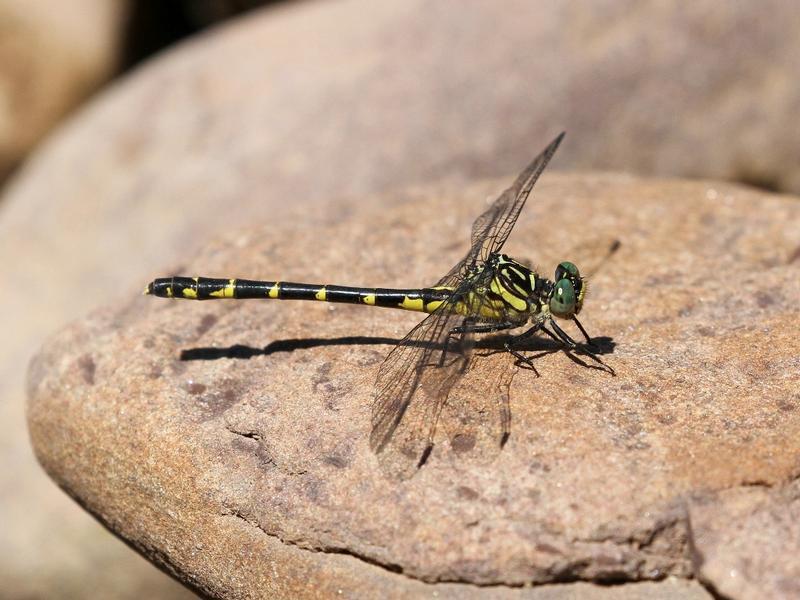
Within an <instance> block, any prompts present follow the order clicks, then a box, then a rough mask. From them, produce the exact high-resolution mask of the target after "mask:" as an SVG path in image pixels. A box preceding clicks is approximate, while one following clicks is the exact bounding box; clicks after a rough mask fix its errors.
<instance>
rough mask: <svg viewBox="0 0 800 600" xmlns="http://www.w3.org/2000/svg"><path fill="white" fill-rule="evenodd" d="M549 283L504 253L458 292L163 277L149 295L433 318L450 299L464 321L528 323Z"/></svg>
mask: <svg viewBox="0 0 800 600" xmlns="http://www.w3.org/2000/svg"><path fill="white" fill-rule="evenodd" d="M548 283H549V282H547V281H546V280H544V279H541V278H539V277H538V275H537V274H536V273H535V272H534V271H532V270H530V269H528V268H527V267H525V266H524V265H522V264H520V263H518V262H517V261H515V260H513V259H511V258H509V257H508V256H506V255H504V254H498V255H492V256H490V257H489V260H487V261H486V262H485V263H483V264H482V265H481V266H480V267H478V268H477V269H476V270H475V271H474V272H471V273H468V274H467V275H466V277H465V278H464V281H463V283H462V284H461V285H459V287H458V289H454V288H452V287H447V286H437V287H429V288H412V289H391V288H366V287H349V286H342V285H327V284H326V285H316V284H309V283H293V282H289V281H257V280H252V279H212V278H209V277H162V278H159V279H156V280H154V281H153V282H152V283H150V284H149V285H148V286H147V289H146V290H145V293H146V294H152V295H154V296H160V297H162V298H183V299H188V300H213V299H223V298H237V299H243V298H258V299H262V300H269V299H271V300H316V301H319V302H340V303H346V304H365V305H367V306H383V307H387V308H399V309H402V310H411V311H415V312H424V313H431V312H433V311H435V310H436V309H437V308H439V307H440V306H441V305H442V303H444V302H446V301H448V300H450V301H451V302H450V307H451V308H450V310H451V311H452V312H455V313H459V314H463V315H464V316H473V317H476V318H478V319H483V320H488V321H495V320H497V321H500V320H502V321H508V320H509V319H512V320H520V321H524V320H525V319H526V318H527V317H528V316H530V315H532V314H535V313H538V312H539V311H540V310H541V306H542V299H543V296H542V293H545V295H546V292H547V289H546V288H548V286H547V284H548ZM550 286H552V284H550ZM454 295H455V297H454Z"/></svg>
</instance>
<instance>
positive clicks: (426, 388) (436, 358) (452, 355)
mask: <svg viewBox="0 0 800 600" xmlns="http://www.w3.org/2000/svg"><path fill="white" fill-rule="evenodd" d="M451 304H452V303H450V302H446V303H445V304H443V305H442V306H441V307H439V309H438V310H437V311H436V312H434V313H432V314H430V315H428V317H426V318H425V319H424V320H423V321H422V322H421V323H420V324H419V325H417V326H416V327H414V329H412V330H411V332H409V334H408V335H407V336H406V337H405V338H403V340H402V341H400V343H398V344H397V346H395V347H394V349H392V351H391V352H390V353H389V355H388V356H387V357H386V359H385V360H384V362H383V364H382V365H381V368H380V371H378V379H377V381H376V383H375V401H374V404H373V408H372V433H371V434H370V446H371V447H372V449H373V451H374V452H376V453H380V452H381V451H382V450H383V449H384V448H385V447H386V445H387V444H388V443H389V442H390V440H391V439H392V436H393V435H394V433H395V431H396V430H397V428H398V426H399V425H400V422H401V421H402V420H403V417H404V416H405V415H406V413H407V412H408V410H409V407H410V405H411V403H412V400H413V401H414V403H415V404H416V405H417V408H418V409H421V410H416V409H415V411H414V412H415V413H416V415H417V418H415V419H414V421H418V423H416V426H414V425H411V424H410V423H406V424H404V429H405V430H406V431H407V432H408V435H407V436H406V439H405V441H406V442H407V443H406V445H405V447H403V448H402V449H401V451H402V452H403V453H404V454H407V455H409V456H408V457H409V458H412V455H414V454H416V456H415V457H414V458H417V459H418V458H420V454H421V453H422V452H423V451H424V449H425V448H424V446H425V444H427V443H428V438H429V437H430V436H431V435H432V432H433V430H434V429H435V427H436V420H437V419H438V414H439V412H440V411H441V407H442V406H443V404H444V402H445V401H446V400H447V393H448V392H449V390H450V388H451V387H452V385H453V384H454V383H455V382H456V381H457V380H458V378H459V377H460V376H461V375H462V374H463V372H464V371H465V370H466V367H467V366H468V363H469V354H470V350H471V342H472V340H471V336H469V335H463V336H461V335H453V336H451V335H450V332H451V330H452V329H453V328H454V327H457V326H459V325H461V323H462V322H463V321H464V317H463V316H461V315H458V314H455V313H453V312H452V310H451V309H452V306H451ZM415 396H416V397H415Z"/></svg>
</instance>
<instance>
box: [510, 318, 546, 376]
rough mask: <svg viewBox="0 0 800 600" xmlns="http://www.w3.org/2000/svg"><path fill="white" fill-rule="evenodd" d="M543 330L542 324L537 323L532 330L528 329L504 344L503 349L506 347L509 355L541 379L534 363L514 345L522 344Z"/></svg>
mask: <svg viewBox="0 0 800 600" xmlns="http://www.w3.org/2000/svg"><path fill="white" fill-rule="evenodd" d="M541 328H542V324H541V323H537V324H536V325H534V326H533V327H531V328H530V329H526V330H525V331H523V332H522V333H520V334H519V335H515V336H513V337H512V338H511V339H509V340H508V341H507V342H506V343H505V344H503V347H505V349H506V351H507V352H508V353H510V354H511V356H513V357H514V358H516V359H517V364H524V365H525V366H526V367H528V368H529V369H530V370H531V371H533V372H534V373H535V374H536V376H537V377H539V371H537V370H536V367H535V366H533V361H532V360H531V359H530V358H529V357H527V356H525V355H524V354H522V352H520V351H519V350H517V349H516V348H514V345H515V344H516V343H517V342H520V341H522V340H524V339H526V338H529V337H531V336H532V335H533V334H534V333H536V332H537V331H539V330H540V329H541Z"/></svg>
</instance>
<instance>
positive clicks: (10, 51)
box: [0, 0, 128, 182]
mask: <svg viewBox="0 0 800 600" xmlns="http://www.w3.org/2000/svg"><path fill="white" fill-rule="evenodd" d="M127 5H128V3H127V2H121V1H118V0H79V1H78V2H70V3H64V2H55V1H53V0H0V24H1V25H0V26H1V27H2V40H0V42H1V43H0V182H2V180H3V178H4V177H5V175H6V174H7V173H8V172H9V171H10V170H11V169H12V167H14V166H15V165H16V164H17V163H18V162H19V161H20V160H21V159H22V158H23V157H24V156H25V154H27V152H28V151H29V150H30V149H31V148H32V147H33V145H34V144H35V143H36V142H38V141H39V140H40V139H41V138H42V137H43V136H44V135H45V134H46V133H47V132H48V131H49V130H50V129H51V128H52V127H53V126H54V125H55V123H57V122H58V121H59V120H60V119H61V118H62V117H63V116H64V115H65V114H66V113H67V112H68V111H69V110H70V109H72V108H74V107H75V106H76V105H77V104H78V103H79V102H80V101H82V100H83V99H85V98H86V96H88V95H89V93H90V92H92V91H94V90H95V89H96V88H97V87H99V86H100V84H102V83H104V82H105V81H106V80H107V79H108V78H110V77H111V75H112V74H113V71H114V69H115V68H116V66H117V62H118V60H119V51H120V43H121V39H120V38H121V36H122V29H123V25H124V19H125V17H126V15H127V10H128V6H127Z"/></svg>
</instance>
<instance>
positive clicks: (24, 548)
mask: <svg viewBox="0 0 800 600" xmlns="http://www.w3.org/2000/svg"><path fill="white" fill-rule="evenodd" d="M24 4H25V5H26V6H29V5H30V3H27V2H25V3H24ZM370 6H371V12H370V14H369V18H368V19H366V18H365V14H364V10H363V5H362V4H361V3H358V2H333V1H328V2H302V3H296V4H292V5H288V6H286V7H284V6H278V7H275V8H273V9H270V10H268V11H264V12H263V13H260V14H257V15H254V16H253V17H252V18H247V19H242V20H239V21H238V22H236V23H233V24H232V25H231V26H228V27H225V28H221V29H219V30H217V31H215V32H209V34H208V35H204V36H202V37H200V38H198V39H196V40H194V41H193V42H190V43H188V44H186V45H184V46H183V47H182V48H179V49H177V50H176V51H174V52H171V53H169V54H167V55H165V56H163V57H162V58H160V59H157V60H155V61H152V62H151V63H150V64H149V65H146V66H144V67H143V68H141V69H140V70H138V71H137V72H135V73H133V74H132V75H131V76H129V77H127V78H125V79H123V80H121V81H120V82H119V84H118V85H117V86H116V87H115V88H114V89H112V90H110V91H109V92H107V93H106V94H104V95H102V96H101V97H99V98H97V99H96V100H95V101H94V102H93V104H92V106H89V107H87V108H86V110H84V111H81V112H80V113H79V114H77V115H76V116H75V118H74V119H72V120H71V121H70V122H69V124H68V125H66V126H65V127H63V128H62V129H60V130H59V131H58V132H56V133H55V134H54V135H53V136H52V137H51V139H50V140H49V141H48V142H46V143H45V144H44V145H42V146H41V149H40V150H39V151H38V152H36V153H35V155H34V156H32V157H31V159H30V160H29V162H28V163H27V164H26V165H25V166H24V167H23V169H22V170H21V172H20V173H19V175H18V176H17V177H16V178H15V179H14V181H13V182H12V183H11V184H10V185H9V186H8V188H7V191H6V192H5V193H4V196H3V199H2V201H0V204H2V209H0V273H1V275H2V280H3V281H11V282H14V283H13V286H14V287H13V290H14V293H7V294H4V295H3V296H2V299H0V326H2V328H3V331H4V339H5V343H4V344H3V346H2V349H0V397H2V398H3V400H4V402H0V427H1V428H2V429H0V467H2V468H0V473H2V475H0V494H2V503H3V507H2V510H3V514H4V515H8V516H9V518H8V522H9V523H11V526H9V527H4V528H0V547H4V548H13V551H11V552H7V553H6V554H5V555H4V556H3V557H2V559H0V580H2V581H5V582H8V581H11V580H12V579H13V581H15V582H17V583H19V585H20V586H22V588H21V589H22V590H23V592H21V593H20V595H21V596H26V597H28V596H37V595H38V596H48V597H52V595H51V594H52V593H53V590H58V591H59V592H62V593H64V595H65V596H69V595H70V593H71V590H72V589H73V588H71V587H70V586H69V585H68V583H71V582H74V583H75V586H76V588H77V589H85V586H86V585H87V582H89V583H90V585H91V586H92V589H93V590H94V591H95V592H97V593H98V594H100V595H104V596H105V597H108V594H107V593H105V592H106V590H109V589H112V588H114V586H116V587H117V593H118V594H120V597H134V598H138V597H145V596H147V597H151V596H152V588H150V587H148V586H147V585H146V582H147V581H148V578H147V576H146V575H145V571H143V570H142V565H143V564H144V563H143V562H142V561H139V560H138V559H137V558H136V557H134V560H133V561H131V562H130V563H126V562H125V561H124V558H123V556H124V555H125V553H126V552H127V550H126V549H125V548H124V546H122V545H121V544H120V543H119V542H117V541H116V540H114V539H113V538H111V536H108V535H106V534H105V533H104V532H102V530H100V528H98V527H96V526H94V525H93V524H92V523H91V521H90V519H88V518H86V517H85V515H84V514H83V513H82V512H81V511H80V510H79V509H78V508H77V507H75V506H74V505H72V503H70V502H68V501H66V500H65V499H64V498H63V497H62V494H61V493H60V492H59V491H58V490H57V489H55V486H53V485H52V484H51V483H50V482H49V481H47V480H46V479H45V478H44V477H42V476H41V473H40V472H39V470H38V468H37V467H36V465H35V463H34V460H33V457H32V455H31V452H30V449H29V447H28V439H27V435H26V432H25V429H24V425H23V423H24V416H23V398H24V385H23V372H24V365H25V363H26V362H27V360H28V357H29V356H30V354H31V353H32V352H33V351H34V349H35V348H36V347H38V345H40V344H41V342H42V340H43V339H44V336H45V335H46V334H47V333H49V332H51V331H53V330H55V329H56V328H58V327H61V326H62V325H63V324H64V323H65V322H67V321H68V320H70V319H73V318H75V317H77V316H78V315H80V314H83V313H85V312H86V311H87V310H88V309H89V307H91V306H92V305H96V304H98V303H103V302H105V301H106V300H107V299H110V298H112V297H116V296H117V295H118V294H119V293H120V290H123V289H127V287H128V286H129V285H131V282H132V281H140V280H144V279H145V278H146V277H148V276H150V275H154V274H157V268H159V267H161V266H162V265H163V264H164V263H165V262H170V261H172V263H171V264H175V265H177V264H178V257H184V256H186V255H187V254H191V253H192V252H193V250H194V249H195V248H197V247H198V246H200V245H202V244H204V243H205V242H204V241H205V240H206V239H208V236H209V235H211V234H212V233H213V232H215V231H224V230H228V229H232V228H234V227H236V226H237V225H240V224H242V223H244V222H250V221H252V222H263V221H264V220H265V219H275V220H278V221H280V222H281V223H284V222H286V219H287V218H288V216H289V215H288V212H289V209H290V208H291V207H294V206H297V205H302V206H304V207H305V209H304V211H303V212H304V214H303V215H302V217H300V219H301V221H303V222H306V220H307V219H309V214H311V215H316V212H317V209H318V207H319V206H320V205H322V204H324V203H325V202H327V201H328V200H329V199H331V198H335V197H339V196H342V195H365V194H372V193H373V192H375V191H376V190H387V189H390V188H393V187H396V186H405V185H409V184H414V183H425V182H428V181H429V180H430V179H433V178H439V177H441V178H444V179H448V180H450V181H453V182H458V181H462V180H465V179H468V178H471V177H474V176H475V175H486V174H493V175H494V174H496V175H507V174H509V173H511V172H512V171H513V170H515V169H517V168H518V167H519V166H521V165H522V164H524V163H525V161H527V160H528V159H529V158H530V155H531V152H532V149H535V148H537V147H538V146H540V145H541V144H542V143H543V141H545V140H547V139H549V138H550V137H551V136H552V135H553V134H554V133H555V132H557V131H558V130H559V129H560V128H562V127H564V128H567V129H568V130H569V137H568V138H567V143H565V145H564V146H563V147H562V149H561V150H560V154H559V156H558V157H557V159H556V161H557V164H558V166H564V165H573V166H580V165H584V166H587V165H588V166H592V167H597V166H615V167H625V168H628V167H631V168H633V167H635V168H636V169H638V170H641V171H657V172H662V173H671V172H680V173H688V174H693V175H697V174H705V175H718V176H720V177H732V178H745V179H749V180H754V181H761V182H764V183H767V184H769V185H774V186H777V187H785V188H787V189H798V187H799V186H798V184H797V183H796V182H797V165H798V164H800V160H798V154H797V153H798V146H797V136H795V135H793V131H792V130H791V128H790V127H787V126H786V123H792V122H793V119H794V118H795V115H796V113H797V93H798V92H797V86H795V85H793V81H794V79H793V78H794V77H795V73H796V72H797V70H798V69H797V65H796V63H795V61H796V60H797V58H796V57H797V56H798V52H797V51H796V44H797V40H798V38H797V36H796V35H794V34H793V32H794V31H795V30H796V25H795V23H796V19H797V11H796V10H795V6H794V4H793V3H791V2H780V1H771V2H769V3H768V4H764V3H762V4H760V5H758V6H757V7H756V6H751V5H744V4H742V5H736V6H731V7H730V8H729V10H730V12H724V11H721V9H720V8H719V7H720V4H719V3H715V2H711V1H710V0H708V1H704V2H700V3H695V4H693V7H692V9H691V11H689V10H686V9H681V11H680V12H678V13H671V12H670V11H669V10H668V9H659V10H658V11H657V13H656V14H649V13H648V12H647V10H645V9H643V8H641V7H639V6H638V4H637V5H636V7H635V8H633V3H632V2H631V3H627V4H626V3H608V4H598V3H594V2H593V3H583V4H582V3H577V2H576V3H572V4H562V5H559V6H558V7H556V6H555V5H552V6H551V7H550V8H542V7H537V9H536V12H535V14H527V15H526V12H525V11H529V10H531V9H530V8H529V4H528V3H525V2H518V3H516V4H513V3H510V2H507V3H503V5H502V6H503V9H502V11H500V10H498V9H497V8H495V6H496V5H492V4H490V3H482V2H470V1H467V2H460V3H458V9H457V10H456V9H454V8H453V6H452V5H450V6H448V5H446V4H441V5H439V6H438V7H431V6H430V5H429V4H427V3H426V4H422V3H420V2H418V3H414V2H405V3H402V4H399V3H394V2H388V1H384V2H380V1H374V2H371V3H370ZM648 10H650V9H648ZM53 14H56V13H55V12H54V13H53ZM74 14H76V15H77V14H78V12H77V11H75V13H74ZM93 14H94V15H97V14H98V13H97V11H95V12H94V13H93ZM6 22H8V21H6ZM62 22H64V23H68V22H69V21H62ZM642 23H645V24H646V25H645V26H642ZM84 24H85V23H84ZM487 24H488V25H487ZM498 32H502V34H498ZM701 34H702V36H703V37H702V39H703V40H705V42H706V43H699V42H697V40H698V39H700V37H699V36H700V35H701ZM9 39H10V38H8V37H6V38H4V40H6V41H7V40H9ZM242 57H255V58H254V59H253V60H243V58H242ZM54 60H55V57H54ZM52 64H58V63H52ZM765 64H767V65H768V67H765V66H764V65H765ZM53 81H54V83H57V80H53ZM787 81H788V83H787ZM383 198H384V199H386V200H388V201H389V202H392V201H393V198H392V197H391V196H384V197H383ZM234 208H235V209H234ZM459 243H461V242H460V241H459ZM20 257H24V260H21V259H20ZM181 260H182V259H181ZM332 267H333V266H332ZM338 267H340V265H337V269H336V270H335V272H334V273H333V274H339V273H341V271H340V270H339V269H338ZM297 275H298V276H304V275H308V274H307V273H298V274H297ZM355 275H358V273H356V274H355ZM358 279H359V280H360V278H358ZM376 351H378V352H383V351H384V348H376ZM34 506H35V507H36V510H32V508H31V507H34ZM44 546H47V547H48V548H49V549H50V550H51V551H52V553H51V554H48V555H47V556H44V555H43V554H42V552H41V548H42V547H44ZM128 554H130V553H128ZM42 582H56V583H55V584H52V583H50V584H49V585H48V587H44V588H43V587H39V586H41V585H42ZM137 584H142V585H143V587H142V588H137V587H136V586H137ZM30 585H34V586H35V587H34V588H30V587H27V586H30ZM81 586H84V587H81ZM126 594H128V596H126ZM72 595H73V596H80V595H81V594H80V593H73V594H72Z"/></svg>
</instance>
